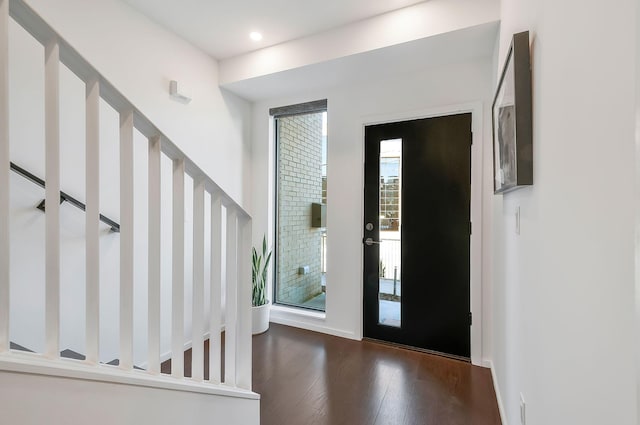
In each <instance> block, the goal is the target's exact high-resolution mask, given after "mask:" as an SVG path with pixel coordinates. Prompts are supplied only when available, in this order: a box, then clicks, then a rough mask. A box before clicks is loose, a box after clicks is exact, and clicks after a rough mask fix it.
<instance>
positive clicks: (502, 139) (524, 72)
mask: <svg viewBox="0 0 640 425" xmlns="http://www.w3.org/2000/svg"><path fill="white" fill-rule="evenodd" d="M491 116H492V123H493V192H494V193H495V194H498V193H506V192H509V191H512V190H515V189H518V188H520V187H522V186H530V185H532V184H533V137H532V136H533V135H532V102H531V57H530V49H529V31H525V32H521V33H518V34H514V36H513V39H512V41H511V46H510V47H509V52H508V53H507V58H506V60H505V64H504V67H503V69H502V74H501V76H500V81H499V82H498V88H497V90H496V94H495V97H494V99H493V105H492V107H491Z"/></svg>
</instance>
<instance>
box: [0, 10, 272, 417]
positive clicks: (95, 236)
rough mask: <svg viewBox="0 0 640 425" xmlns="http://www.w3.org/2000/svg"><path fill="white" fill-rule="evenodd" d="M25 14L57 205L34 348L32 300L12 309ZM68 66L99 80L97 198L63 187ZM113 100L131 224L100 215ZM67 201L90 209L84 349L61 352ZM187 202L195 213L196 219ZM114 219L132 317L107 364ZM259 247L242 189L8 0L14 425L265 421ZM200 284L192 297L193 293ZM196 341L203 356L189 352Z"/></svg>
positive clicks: (6, 382)
mask: <svg viewBox="0 0 640 425" xmlns="http://www.w3.org/2000/svg"><path fill="white" fill-rule="evenodd" d="M11 21H13V22H15V23H17V24H18V25H19V26H21V27H22V28H24V29H25V30H26V31H27V32H28V33H29V34H30V35H31V36H32V37H33V38H34V39H35V40H37V42H38V43H40V44H41V45H42V46H43V47H44V53H45V54H44V93H45V98H44V112H45V170H44V179H40V178H37V177H36V179H38V180H39V181H40V182H41V186H42V187H44V203H39V205H38V204H36V205H34V208H36V207H40V209H41V210H42V212H39V214H44V222H45V225H44V229H45V230H44V252H45V256H44V263H45V264H44V266H45V270H46V274H45V282H44V288H45V289H44V292H45V297H44V318H45V320H44V323H43V324H42V326H43V328H44V344H43V347H44V348H43V349H42V350H33V351H31V350H29V349H27V348H25V346H26V347H30V345H29V344H26V343H23V342H22V341H23V340H26V339H27V338H26V337H25V335H21V334H19V333H17V332H12V331H11V330H12V326H11V317H12V313H11V312H12V311H19V310H21V309H25V308H29V306H26V305H21V304H16V303H14V304H12V297H11V292H12V278H11V269H10V267H11V255H12V252H11V243H10V240H11V232H12V227H11V223H10V207H11V204H10V202H11V201H10V199H11V197H10V187H11V178H10V172H11V170H12V169H13V171H16V172H20V171H19V170H17V169H20V170H22V171H23V172H25V170H24V169H22V168H20V167H18V166H16V165H15V164H12V163H11V162H10V161H11V158H10V146H11V143H18V141H14V140H10V137H9V115H10V113H11V112H10V111H9V93H10V87H9V75H8V74H9V47H8V46H9V25H10V22H11ZM11 25H13V24H11ZM61 65H64V66H66V67H67V68H68V69H69V70H71V71H72V72H73V73H74V74H75V75H76V76H77V77H78V78H79V79H80V80H82V82H83V83H84V84H85V86H86V97H85V100H86V108H85V109H86V123H85V127H86V145H85V149H86V156H85V157H86V163H85V170H84V176H85V187H86V190H85V193H84V196H83V197H82V198H84V199H83V201H80V200H78V199H76V198H81V197H80V196H76V197H75V198H74V197H72V196H70V195H68V194H67V193H65V192H63V191H62V190H61V179H60V174H61V161H60V159H61V149H60V146H61V140H60V116H61V111H60V68H61ZM132 66H135V65H132ZM101 102H106V103H107V104H108V105H109V106H110V107H111V108H113V110H115V111H116V112H117V114H118V115H119V140H117V143H118V147H119V161H118V163H116V164H111V166H112V167H114V169H116V170H118V171H117V172H118V174H119V203H120V206H119V217H113V218H114V219H118V221H119V224H117V223H116V222H115V221H114V220H111V219H107V218H106V217H105V216H104V215H101V213H100V209H101V205H100V199H101V198H100V187H101V185H100V183H101V180H100V152H101V151H100V144H101V143H107V142H109V141H104V140H100V124H101V116H100V113H99V111H100V104H101ZM25 125H28V123H25ZM134 132H136V134H137V133H140V134H142V136H143V137H144V138H145V142H146V150H147V152H148V156H147V157H146V158H147V159H146V161H147V164H146V167H148V188H147V193H148V199H147V200H146V201H147V202H146V203H147V206H148V214H147V217H146V220H144V221H143V222H141V220H137V221H135V222H134V212H135V210H134V208H135V205H136V202H134V201H135V199H134V167H135V162H134ZM167 160H169V161H171V163H172V174H171V179H169V180H170V181H166V180H167V179H164V180H165V181H163V179H162V173H161V164H162V162H163V161H165V162H166V161H167ZM21 174H22V175H23V176H25V174H24V173H21ZM31 175H32V176H34V174H31ZM27 178H29V177H28V176H27ZM31 180H32V181H34V180H33V179H31ZM190 180H192V181H193V192H192V194H193V196H192V198H193V201H192V203H190V205H186V199H187V196H186V195H187V193H186V191H185V181H187V182H188V181H190ZM36 183H38V184H39V182H36ZM163 188H164V189H166V190H169V191H170V192H171V198H172V217H171V236H172V237H171V241H172V242H171V245H170V246H166V245H163V242H164V241H163V240H162V238H161V233H162V230H163V229H162V205H161V201H162V196H163V193H164V192H165V191H166V190H164V191H163ZM167 188H168V189H167ZM188 194H189V195H190V194H191V191H190V190H189V193H188ZM61 201H68V203H71V204H73V205H76V206H78V207H79V208H81V209H84V210H85V216H84V220H85V223H84V225H85V236H84V238H85V239H84V242H85V248H84V262H85V270H86V276H85V288H84V290H85V294H86V296H85V300H84V306H83V308H84V310H83V311H85V314H84V318H83V321H84V328H85V335H84V338H83V340H84V347H82V349H78V348H77V347H74V348H73V349H71V348H70V347H67V346H65V347H64V349H62V350H61V348H63V347H61V343H60V341H61V320H60V317H61V302H62V301H63V298H64V295H65V294H64V292H63V288H64V285H63V283H64V282H61V256H62V255H63V254H62V253H61V249H60V246H61V225H60V223H61V215H62V214H64V210H63V208H62V206H61ZM74 202H75V203H74ZM205 202H207V207H206V209H205ZM209 203H210V205H208V204H209ZM102 207H104V205H102ZM185 209H187V210H188V211H192V212H193V215H192V216H190V217H185ZM205 211H207V212H208V214H205ZM185 219H188V220H187V221H189V222H192V234H189V235H188V236H189V238H190V239H192V241H193V247H192V250H191V255H190V256H187V255H185V254H186V253H187V250H186V249H185V237H186V236H187V234H186V233H187V230H188V228H187V227H186V226H185ZM105 220H107V221H105ZM101 221H102V222H104V223H107V225H108V226H109V227H110V228H111V229H112V231H113V232H114V233H112V234H110V235H109V237H113V238H117V241H118V245H119V275H118V279H117V283H118V288H117V289H118V297H117V301H116V304H117V305H114V306H112V307H113V308H115V309H117V311H118V313H117V314H118V324H117V332H118V338H117V347H115V348H116V349H117V353H118V355H117V359H115V360H113V357H108V358H107V359H105V358H101V351H102V349H103V348H104V347H103V346H101V339H100V331H101V328H102V327H103V326H104V325H105V324H104V323H101V320H100V319H101V316H100V311H101V310H100V309H101V307H103V308H104V303H105V302H107V301H108V300H105V299H104V298H101V264H102V256H101V248H100V247H101V238H104V237H105V236H104V231H103V230H104V223H103V224H102V225H101ZM101 226H102V228H101ZM137 226H145V227H147V228H148V240H147V241H146V245H147V248H146V249H147V253H148V255H147V257H148V261H147V264H146V269H147V276H148V289H147V290H146V302H145V308H144V312H141V311H139V309H138V307H137V304H136V303H135V302H134V292H135V290H136V288H137V285H138V284H139V282H138V281H137V280H136V275H135V273H134V267H137V266H138V265H137V264H135V263H134V261H135V260H134V250H135V249H138V247H137V246H134V231H135V230H136V227H137ZM189 229H190V228H189ZM205 230H207V232H205ZM205 245H206V247H207V249H205ZM250 247H251V218H250V216H249V215H248V214H247V212H246V211H245V210H244V209H243V208H242V207H241V206H240V205H239V204H238V203H237V202H236V201H235V200H234V199H232V197H230V196H229V195H228V194H227V193H226V192H225V191H224V190H222V189H221V188H220V187H219V186H218V185H217V184H216V183H215V182H214V181H213V180H212V179H211V178H210V177H209V176H207V175H206V174H205V173H204V172H203V171H202V170H201V169H200V168H199V167H198V166H197V165H196V163H195V162H194V161H193V160H192V159H190V158H189V157H187V156H186V155H185V154H184V153H183V152H182V151H181V149H180V148H179V147H178V145H176V144H175V143H174V142H173V141H171V140H170V139H169V138H168V137H167V136H166V135H165V134H163V133H162V132H161V131H160V130H159V129H158V127H157V126H156V125H155V124H154V123H152V122H151V121H150V120H149V119H147V118H146V117H145V116H144V114H143V113H142V112H141V111H139V110H137V109H136V107H135V106H134V105H133V104H132V103H131V102H129V101H128V100H127V98H126V96H125V95H123V94H122V93H120V92H119V91H118V89H117V88H115V87H114V86H113V85H111V84H110V83H109V82H108V81H107V80H106V79H105V78H104V77H103V76H102V75H101V74H100V73H99V72H98V70H96V69H95V68H94V67H93V66H92V65H91V64H89V63H88V62H87V61H86V60H84V59H83V58H82V57H81V55H80V54H78V53H77V51H76V50H74V48H73V47H71V46H70V45H69V44H68V43H67V42H65V40H63V39H62V38H61V37H60V36H59V34H57V33H56V32H55V31H54V30H53V29H52V28H51V27H50V26H49V25H48V24H47V23H46V22H44V20H43V19H42V18H41V17H40V16H39V15H38V14H37V13H36V12H35V11H34V10H33V9H32V8H30V6H29V5H28V4H26V3H25V2H24V1H23V0H0V411H2V415H3V418H4V420H6V421H7V423H20V424H40V423H47V424H54V425H55V424H69V423H83V422H89V421H90V422H91V423H93V424H136V425H138V424H147V423H148V424H152V423H153V424H154V425H157V424H167V425H168V424H176V423H194V424H197V423H205V422H207V423H211V422H214V423H222V424H232V425H233V424H238V425H252V424H258V423H259V402H260V401H259V398H260V397H259V395H258V394H256V393H254V392H252V391H251V352H252V350H251V310H250V308H251V305H250V299H251V295H250V290H251V289H250V282H251V279H250V270H249V269H250V262H249V260H250ZM163 249H164V250H169V252H170V261H171V270H172V272H171V279H170V289H169V291H168V292H167V291H163V288H162V286H161V281H162V278H163V277H164V278H167V276H166V273H165V275H164V276H163V268H162V261H163V256H162V253H163V252H164V251H163ZM187 261H189V262H192V263H187ZM186 266H189V267H192V271H193V273H192V274H193V278H192V282H191V281H189V282H185V277H184V276H185V267H186ZM205 267H206V268H207V270H205ZM207 275H208V278H207V279H205V276H207ZM186 283H188V287H189V292H191V296H190V297H187V296H186V294H188V293H189V292H187V291H185V288H186V287H187V285H186ZM13 284H14V285H15V282H13ZM13 289H14V290H15V287H13ZM205 294H206V295H207V299H206V303H205ZM167 298H170V302H169V305H170V306H171V307H170V314H171V319H170V326H169V328H170V329H166V326H165V327H163V326H164V325H163V323H162V321H161V314H166V311H164V310H163V307H162V306H163V304H162V301H163V300H164V301H166V300H167ZM185 305H186V306H188V308H186V307H185ZM205 305H207V306H208V307H207V308H205ZM187 311H190V312H191V314H190V315H189V317H186V315H185V313H186V312H187ZM141 314H143V315H144V316H145V320H146V323H147V329H146V335H144V339H145V343H146V344H145V346H146V347H147V348H146V356H145V357H146V358H145V360H144V362H142V363H138V364H137V365H136V364H134V357H135V355H134V351H135V347H134V345H135V341H134V336H135V335H134V320H137V318H139V317H140V315H141ZM185 329H187V331H186V332H185ZM223 331H224V333H223ZM168 334H169V335H170V337H169V338H170V350H169V352H168V353H167V352H163V347H162V341H163V335H168ZM21 344H24V346H22V345H21ZM185 348H187V349H188V350H189V351H188V355H187V356H185ZM34 351H35V352H34ZM103 357H104V356H103ZM109 359H112V360H109ZM185 371H186V373H185Z"/></svg>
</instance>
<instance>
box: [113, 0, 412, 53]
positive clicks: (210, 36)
mask: <svg viewBox="0 0 640 425" xmlns="http://www.w3.org/2000/svg"><path fill="white" fill-rule="evenodd" d="M123 1H124V2H125V3H128V4H130V5H131V6H133V7H134V8H136V9H137V10H139V11H140V12H141V13H143V14H144V15H146V16H148V17H150V18H151V19H153V20H155V21H156V22H157V23H159V24H160V25H162V26H164V27H165V28H167V29H168V30H170V31H172V32H174V33H176V34H178V35H180V36H181V37H183V38H184V39H186V40H188V41H190V42H191V43H193V44H194V45H195V46H197V47H199V48H201V49H202V50H204V51H205V52H207V53H209V54H210V55H211V56H213V57H214V58H216V59H225V58H229V57H233V56H237V55H240V54H244V53H248V52H250V51H253V50H257V49H261V48H264V47H267V46H272V45H275V44H279V43H282V42H285V41H289V40H294V39H297V38H301V37H306V36H309V35H311V34H315V33H319V32H323V31H326V30H329V29H332V28H336V27H340V26H343V25H347V24H350V23H353V22H356V21H359V20H363V19H366V18H370V17H372V16H375V15H379V14H382V13H386V12H390V11H392V10H396V9H400V8H403V7H407V6H410V5H413V4H417V3H422V2H423V0H322V1H317V0H180V1H175V0H123ZM251 31H259V32H261V33H262V34H263V36H264V38H263V39H262V41H259V42H254V41H252V40H250V39H249V33H250V32H251Z"/></svg>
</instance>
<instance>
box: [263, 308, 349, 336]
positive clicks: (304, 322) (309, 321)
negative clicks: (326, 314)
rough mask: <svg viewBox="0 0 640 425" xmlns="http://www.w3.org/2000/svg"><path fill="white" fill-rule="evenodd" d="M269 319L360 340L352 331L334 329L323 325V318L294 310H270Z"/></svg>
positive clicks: (272, 321)
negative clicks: (300, 313) (298, 313)
mask: <svg viewBox="0 0 640 425" xmlns="http://www.w3.org/2000/svg"><path fill="white" fill-rule="evenodd" d="M269 321H270V322H271V323H277V324H279V325H286V326H291V327H294V328H299V329H306V330H308V331H313V332H320V333H324V334H328V335H333V336H338V337H341V338H347V339H354V340H357V341H359V340H360V338H358V336H357V335H356V334H355V333H354V332H349V331H344V330H341V329H335V328H332V327H329V326H326V325H324V323H323V322H324V319H316V318H311V317H308V316H304V315H297V314H296V313H295V312H283V311H278V312H274V311H273V310H272V311H271V317H270V319H269ZM314 322H315V323H314Z"/></svg>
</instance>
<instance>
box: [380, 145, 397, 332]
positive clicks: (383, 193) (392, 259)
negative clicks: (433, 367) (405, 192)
mask: <svg viewBox="0 0 640 425" xmlns="http://www.w3.org/2000/svg"><path fill="white" fill-rule="evenodd" d="M401 188H402V139H393V140H383V141H381V142H380V197H379V199H380V203H379V204H380V210H379V217H380V223H379V226H380V227H379V228H380V245H379V247H380V259H379V284H378V303H379V309H378V312H379V313H378V323H379V324H381V325H387V326H395V327H400V326H401V318H400V313H401V298H400V296H401V283H400V259H401V250H400V245H401V244H400V226H401V222H400V218H401V214H400V213H401V205H402V204H401V201H402V191H401Z"/></svg>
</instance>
